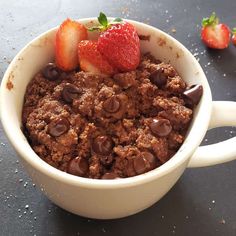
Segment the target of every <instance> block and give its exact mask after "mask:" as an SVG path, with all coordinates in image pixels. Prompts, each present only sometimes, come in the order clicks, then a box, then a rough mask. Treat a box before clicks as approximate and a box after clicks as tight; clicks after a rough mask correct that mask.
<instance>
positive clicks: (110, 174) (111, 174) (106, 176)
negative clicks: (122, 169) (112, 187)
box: [101, 172, 118, 179]
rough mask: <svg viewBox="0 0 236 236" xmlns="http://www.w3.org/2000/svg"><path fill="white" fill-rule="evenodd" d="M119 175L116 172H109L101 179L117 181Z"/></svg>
mask: <svg viewBox="0 0 236 236" xmlns="http://www.w3.org/2000/svg"><path fill="white" fill-rule="evenodd" d="M117 178H118V175H117V174H116V173H114V172H107V173H105V174H104V175H103V176H102V178H101V179H117Z"/></svg>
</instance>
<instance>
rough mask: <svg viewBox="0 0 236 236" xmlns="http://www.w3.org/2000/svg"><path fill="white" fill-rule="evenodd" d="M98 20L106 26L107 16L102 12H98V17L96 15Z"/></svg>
mask: <svg viewBox="0 0 236 236" xmlns="http://www.w3.org/2000/svg"><path fill="white" fill-rule="evenodd" d="M98 22H99V23H100V24H101V25H102V26H104V27H105V28H106V27H107V26H108V20H107V17H106V15H105V14H104V13H103V12H100V14H99V17H98Z"/></svg>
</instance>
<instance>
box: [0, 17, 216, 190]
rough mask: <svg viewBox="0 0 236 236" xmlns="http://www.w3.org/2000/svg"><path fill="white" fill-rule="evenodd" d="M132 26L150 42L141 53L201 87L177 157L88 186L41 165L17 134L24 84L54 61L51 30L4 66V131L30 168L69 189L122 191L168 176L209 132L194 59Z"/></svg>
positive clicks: (202, 80)
mask: <svg viewBox="0 0 236 236" xmlns="http://www.w3.org/2000/svg"><path fill="white" fill-rule="evenodd" d="M79 21H80V22H81V23H83V24H85V25H86V26H89V25H91V24H94V23H95V22H97V20H96V19H95V18H89V19H82V20H79ZM129 22H131V23H132V24H133V25H134V26H135V27H136V29H137V31H138V34H139V35H143V36H147V38H148V39H149V40H141V51H142V53H145V52H150V53H151V54H152V55H153V56H155V57H156V59H159V60H161V61H163V62H166V63H170V64H171V65H172V66H173V67H174V68H175V69H176V70H177V72H178V73H179V75H180V76H181V77H182V78H183V79H184V80H185V81H186V82H187V84H188V85H192V84H201V85H202V86H203V88H204V91H203V96H202V99H201V101H200V103H199V105H198V106H197V107H196V109H195V112H194V117H193V120H192V123H191V125H190V127H189V130H188V134H187V136H186V139H185V141H184V143H183V144H182V146H181V148H180V149H179V151H178V152H177V153H176V154H175V155H174V156H173V157H172V158H171V159H170V160H169V161H168V162H166V163H165V164H163V165H162V166H160V167H158V168H156V169H154V170H152V171H149V172H147V173H145V174H142V175H138V176H134V177H129V178H124V179H117V180H113V181H109V180H102V181H101V180H93V179H87V178H82V177H77V176H73V175H70V174H67V173H64V172H62V171H60V170H57V169H56V168H54V167H52V166H50V165H49V164H47V163H46V162H44V161H43V160H42V159H41V158H40V157H39V156H38V155H37V154H36V153H35V152H34V151H33V150H32V148H31V147H30V145H29V143H28V141H27V139H26V137H25V136H24V134H23V132H22V129H21V128H22V124H21V112H22V106H23V101H24V93H25V90H26V87H27V84H28V83H29V81H30V80H31V79H32V78H33V77H34V75H35V74H36V73H37V72H38V71H40V69H42V68H43V67H44V66H45V65H46V64H47V63H48V62H51V61H53V60H54V41H55V32H56V30H57V28H54V29H51V30H49V31H47V32H46V33H44V34H42V35H40V36H38V37H37V38H36V39H34V40H33V41H31V42H30V43H29V44H27V45H26V46H25V47H24V48H23V49H22V50H21V51H20V52H19V53H18V54H17V55H16V57H15V58H14V59H13V61H12V63H11V64H10V65H9V67H8V69H7V71H6V73H5V75H4V78H3V81H2V84H1V94H0V96H1V97H0V102H1V119H2V124H3V128H4V130H5V132H6V134H7V136H8V138H9V140H10V142H11V143H12V145H13V146H14V148H15V149H16V151H17V152H18V153H19V155H20V156H21V157H22V158H23V159H24V160H25V161H26V162H27V163H29V164H30V165H31V166H33V168H35V169H37V170H38V171H41V172H43V173H44V174H46V175H50V176H51V177H52V178H57V179H60V180H61V181H64V182H68V183H70V184H74V185H83V186H86V187H95V188H104V187H105V188H115V187H118V185H119V186H122V187H125V186H130V185H136V184H140V183H144V182H146V181H151V180H153V179H155V178H158V177H159V176H162V175H164V174H168V173H169V172H171V170H173V169H174V168H176V167H177V166H179V165H181V164H183V163H184V162H185V161H186V160H187V159H188V158H190V156H191V155H192V154H193V152H194V150H195V149H196V148H197V147H198V146H199V144H200V143H201V140H202V139H203V137H204V135H205V132H206V130H207V128H208V123H209V120H210V113H211V112H210V111H211V100H212V99H211V92H210V88H209V85H208V82H207V79H206V76H205V74H204V72H203V70H202V68H201V67H200V65H199V63H198V62H197V60H196V59H195V58H194V56H193V55H192V54H191V53H190V52H189V51H188V50H187V49H186V48H185V47H184V46H183V45H182V44H180V43H179V42H178V41H177V40H175V39H174V38H172V37H171V36H169V35H168V34H166V33H164V32H163V31H161V30H158V29H156V28H154V27H151V26H148V25H146V24H143V23H139V22H136V21H129ZM96 37H97V33H91V32H90V33H89V38H92V39H94V38H96Z"/></svg>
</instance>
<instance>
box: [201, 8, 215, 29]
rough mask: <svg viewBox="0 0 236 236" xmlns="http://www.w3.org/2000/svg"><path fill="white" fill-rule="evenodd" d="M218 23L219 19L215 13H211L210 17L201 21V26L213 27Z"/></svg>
mask: <svg viewBox="0 0 236 236" xmlns="http://www.w3.org/2000/svg"><path fill="white" fill-rule="evenodd" d="M218 23H219V18H218V17H216V13H215V12H212V14H211V16H210V17H204V18H203V19H202V26H203V27H206V26H210V25H211V26H215V25H217V24H218Z"/></svg>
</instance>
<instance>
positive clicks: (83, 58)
mask: <svg viewBox="0 0 236 236" xmlns="http://www.w3.org/2000/svg"><path fill="white" fill-rule="evenodd" d="M78 58H79V64H80V68H81V70H83V71H88V72H92V73H94V74H105V75H112V74H114V73H115V72H116V69H115V68H114V67H112V66H111V65H110V64H109V63H108V61H107V60H106V59H105V58H104V57H103V56H102V55H101V53H100V52H99V51H98V49H97V42H96V41H92V40H82V41H81V42H80V43H79V44H78Z"/></svg>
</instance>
